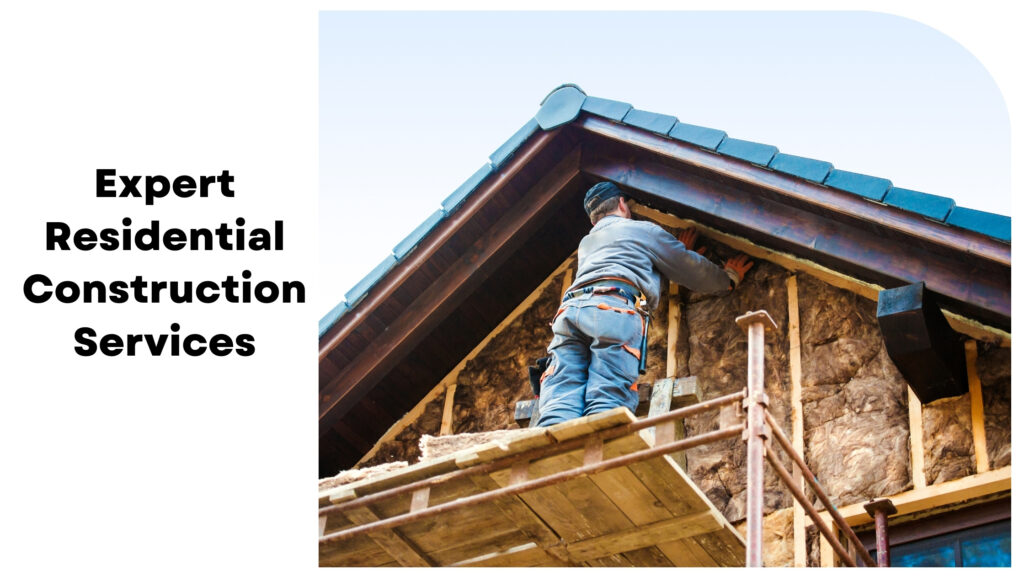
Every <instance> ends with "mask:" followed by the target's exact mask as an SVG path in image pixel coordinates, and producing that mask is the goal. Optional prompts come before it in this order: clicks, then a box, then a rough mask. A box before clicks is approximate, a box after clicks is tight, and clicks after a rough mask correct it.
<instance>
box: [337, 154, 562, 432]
mask: <svg viewBox="0 0 1024 576" xmlns="http://www.w3.org/2000/svg"><path fill="white" fill-rule="evenodd" d="M579 157H580V148H579V146H577V147H576V148H574V149H573V151H572V152H570V153H568V154H566V155H565V157H564V158H563V159H562V160H561V161H560V162H559V163H558V164H557V165H556V166H555V167H554V168H553V169H552V170H551V171H549V172H547V173H546V174H545V175H544V176H543V177H542V178H541V179H540V180H539V181H538V182H537V183H536V184H535V185H533V186H532V187H530V189H529V190H528V191H527V192H526V193H525V194H524V195H523V196H522V197H521V199H520V201H519V202H518V203H517V204H516V205H515V206H513V207H511V208H509V209H508V210H506V211H505V214H504V216H502V217H501V219H500V220H498V222H497V223H495V225H494V226H492V227H490V228H489V229H488V230H487V231H486V232H484V234H483V235H481V236H480V238H478V239H477V241H476V242H474V243H473V245H472V246H470V247H469V248H468V249H467V250H466V251H465V252H464V253H463V254H462V255H461V256H460V257H459V258H458V259H457V260H456V261H455V262H454V263H453V264H452V265H451V266H449V267H448V269H447V270H445V271H444V272H443V273H442V274H441V275H440V276H439V277H438V278H437V280H435V281H434V283H433V284H431V286H430V287H429V288H428V289H426V290H424V291H423V292H422V293H421V294H420V295H419V297H417V298H416V300H414V301H413V302H412V303H411V304H410V305H409V306H408V307H406V308H405V310H404V311H403V313H402V314H401V315H400V316H399V317H398V318H397V319H396V320H395V321H394V322H393V323H392V324H391V325H390V326H388V330H387V331H385V332H384V333H383V334H381V335H380V336H379V337H378V338H376V339H375V340H374V342H373V343H372V345H370V346H368V347H367V348H366V349H365V350H364V351H363V352H362V353H361V354H359V356H357V357H356V358H355V359H354V360H353V361H352V362H350V363H349V364H348V365H347V366H346V367H345V368H344V369H342V371H341V372H340V373H339V374H338V375H337V376H335V377H334V379H333V380H331V382H330V383H328V385H327V386H325V387H324V388H323V389H322V390H321V391H320V392H321V394H320V411H319V415H320V433H321V435H322V434H323V433H324V431H325V430H328V429H330V425H331V424H332V423H333V421H334V420H337V419H338V418H340V417H341V415H343V414H345V413H347V411H348V410H349V409H350V408H351V407H352V406H354V405H355V404H356V403H357V402H358V401H359V400H361V399H362V397H363V396H364V395H365V394H366V392H367V391H368V390H369V389H370V388H371V387H373V385H375V384H376V383H377V382H378V381H379V380H380V378H382V377H383V376H384V375H385V374H386V373H387V372H388V371H389V370H390V369H391V367H392V366H393V365H394V363H395V362H397V361H398V360H399V359H400V358H402V357H403V356H404V355H405V354H407V353H408V352H409V351H410V350H412V349H413V348H414V347H415V346H416V345H417V344H418V343H419V342H420V341H421V340H422V339H423V338H425V337H426V336H427V335H428V334H429V333H430V330H432V329H433V328H435V327H436V326H437V325H438V324H440V323H441V322H442V321H443V320H444V319H445V318H447V317H448V315H449V314H451V313H452V312H453V311H454V310H455V309H456V308H458V306H459V305H460V304H461V303H462V301H463V300H464V299H465V298H466V297H468V295H469V294H471V293H472V292H473V291H474V290H476V289H477V288H478V287H479V285H480V284H482V283H483V282H484V281H485V280H486V279H487V277H488V276H489V275H490V274H491V273H492V272H493V271H494V270H495V269H496V268H497V267H498V266H499V265H500V264H501V263H502V262H504V261H505V260H506V259H507V258H508V257H509V256H510V255H511V254H512V253H513V252H515V250H517V249H518V248H519V246H520V245H521V244H522V243H523V242H525V241H526V240H527V238H528V237H529V235H530V234H531V233H532V232H533V231H534V230H535V229H536V228H537V227H538V226H540V225H541V222H540V219H538V218H535V216H536V215H537V214H541V213H544V212H545V211H547V210H548V209H549V208H551V207H552V206H553V205H554V204H555V202H556V198H557V197H558V194H559V192H561V191H562V190H563V189H564V188H565V187H566V186H567V185H568V184H569V182H570V181H571V180H572V179H573V178H575V177H576V175H577V173H578V171H577V167H578V166H579Z"/></svg>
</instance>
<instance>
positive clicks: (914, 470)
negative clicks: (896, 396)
mask: <svg viewBox="0 0 1024 576" xmlns="http://www.w3.org/2000/svg"><path fill="white" fill-rule="evenodd" d="M907 411H908V412H909V417H910V478H911V480H913V482H914V488H916V489H921V488H924V487H925V486H927V485H928V480H927V478H926V477H925V475H924V424H923V420H922V411H923V409H922V407H921V400H920V399H918V397H917V394H914V391H913V390H912V389H911V388H910V386H907Z"/></svg>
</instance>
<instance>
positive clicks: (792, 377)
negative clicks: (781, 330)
mask: <svg viewBox="0 0 1024 576" xmlns="http://www.w3.org/2000/svg"><path fill="white" fill-rule="evenodd" d="M786 289H787V292H788V296H789V309H788V317H789V382H790V398H789V404H790V409H791V414H790V419H791V420H792V422H793V431H792V438H793V448H794V449H795V450H796V452H797V453H798V454H800V455H801V456H803V454H804V405H803V384H802V379H803V366H802V364H801V362H802V359H801V356H800V305H799V294H798V292H797V284H796V276H795V275H794V276H790V277H789V278H787V279H786ZM793 478H795V479H796V482H797V485H798V486H799V487H800V491H801V492H803V490H804V477H803V474H801V473H800V466H799V465H798V464H797V463H795V462H794V463H793ZM793 566H795V567H797V568H803V567H805V566H807V512H805V511H804V508H803V506H799V505H797V504H796V503H795V502H794V503H793Z"/></svg>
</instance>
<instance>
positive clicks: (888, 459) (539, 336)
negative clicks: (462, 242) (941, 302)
mask: <svg viewBox="0 0 1024 576" xmlns="http://www.w3.org/2000/svg"><path fill="white" fill-rule="evenodd" d="M701 244H702V245H706V246H707V247H708V252H707V254H708V256H709V257H710V258H711V259H712V260H713V261H716V262H724V261H725V259H726V258H728V257H729V256H732V255H734V254H735V251H734V250H732V249H731V248H728V247H727V246H724V245H719V244H716V243H715V242H712V241H709V240H706V239H705V240H702V242H701ZM570 273H571V270H570ZM792 275H793V273H792V272H790V271H788V270H785V269H783V268H781V267H779V266H777V265H774V264H772V263H770V262H767V261H758V262H757V263H756V265H755V267H754V268H753V270H752V271H751V272H750V273H749V274H748V276H747V278H746V280H745V281H744V282H743V283H742V284H741V285H740V286H739V287H738V288H737V289H736V290H735V291H731V292H727V293H724V294H714V295H707V294H693V293H689V292H688V291H687V290H685V289H682V290H681V294H679V295H678V296H676V298H678V300H677V301H678V302H679V303H680V305H681V306H682V314H681V319H680V322H679V324H678V328H677V330H678V332H677V334H676V335H675V336H676V338H675V339H676V345H675V361H676V362H675V363H676V366H677V369H676V374H675V376H677V377H683V376H696V377H697V379H698V385H699V387H700V391H701V393H702V395H703V398H704V399H710V398H714V397H717V396H721V395H724V394H728V393H731V392H735V391H739V390H742V389H743V388H744V387H745V386H746V379H747V335H746V333H745V332H744V331H743V330H741V329H740V328H739V327H738V326H737V325H736V322H735V319H736V318H737V317H738V316H740V315H742V314H744V313H746V312H748V311H752V310H761V309H763V310H767V311H768V313H769V314H770V315H771V316H772V318H773V319H774V320H775V322H776V323H777V324H778V327H779V330H777V331H774V332H769V333H767V334H766V336H765V357H766V365H765V376H766V387H767V391H768V395H769V397H770V402H771V403H770V406H769V410H770V411H771V413H772V415H773V416H774V417H775V419H776V420H777V421H778V422H779V423H780V424H781V425H782V426H783V428H784V429H786V430H790V429H791V401H790V397H791V390H792V388H793V386H792V383H791V382H790V353H789V348H790V334H789V317H788V316H789V302H788V298H789V288H788V286H787V279H788V278H789V277H791V276H792ZM564 281H565V278H564V276H563V275H556V276H555V277H553V278H551V279H550V280H549V281H548V282H547V283H546V284H545V285H544V286H542V287H539V288H538V289H539V291H540V294H539V296H538V297H537V299H536V301H535V302H534V303H533V304H532V305H531V306H529V307H528V308H526V309H525V310H524V311H522V313H521V314H520V315H519V316H518V317H516V318H515V320H514V321H512V322H511V323H510V324H509V325H508V326H507V327H506V328H505V329H503V330H502V331H500V332H499V333H497V334H495V335H494V336H493V338H492V339H491V340H490V341H489V342H488V343H487V344H486V346H484V347H483V348H482V349H481V350H480V351H479V353H478V354H477V355H476V356H475V357H473V358H471V359H469V360H468V361H467V362H466V364H465V367H464V368H463V369H462V370H461V372H459V374H458V376H457V378H456V379H455V382H456V389H455V395H454V403H453V406H452V422H453V425H452V432H453V433H465V432H484V431H489V430H501V429H511V428H515V427H516V424H515V422H514V421H513V414H514V408H515V404H516V402H517V401H519V400H524V399H528V398H530V397H531V395H532V393H531V391H530V387H529V382H528V380H527V376H526V374H527V367H528V366H530V365H532V364H533V362H534V361H535V360H536V359H537V358H539V357H541V356H543V355H544V354H545V350H546V347H547V344H548V342H549V341H550V337H551V332H550V326H549V322H550V320H551V318H552V316H553V315H554V314H555V312H556V310H557V308H558V305H559V300H560V297H561V293H562V289H563V286H564ZM796 286H797V290H798V293H799V298H798V307H799V314H800V318H799V320H800V326H799V346H800V351H801V363H800V368H801V373H802V378H801V382H800V387H801V390H802V393H801V401H802V404H803V412H802V415H803V422H804V424H803V425H804V433H803V440H804V443H805V459H806V461H807V463H808V465H809V466H810V467H811V469H812V470H813V471H814V472H815V474H816V475H817V477H818V480H819V481H820V483H821V484H822V486H823V487H824V489H825V490H826V492H827V493H828V494H829V495H830V496H831V498H832V499H833V503H834V504H835V505H836V506H844V505H848V504H854V503H858V502H863V501H866V500H869V499H871V498H876V497H885V496H891V495H894V494H897V493H900V492H904V491H907V490H910V489H912V488H913V487H914V486H913V481H912V467H911V456H910V452H911V450H910V443H911V441H910V419H909V408H908V397H907V385H906V382H905V381H904V379H903V377H902V376H901V375H900V374H899V372H898V370H897V369H896V367H895V366H894V365H893V363H892V361H891V360H890V359H889V356H888V354H887V353H886V352H885V347H884V344H883V342H882V338H881V335H880V333H879V330H878V326H877V322H876V320H875V308H876V303H875V302H873V301H871V300H869V299H867V298H864V297H861V296H858V295H856V294H854V293H852V292H849V291H846V290H843V289H840V288H837V287H834V286H832V285H829V284H826V283H824V282H822V281H820V280H818V279H816V278H814V277H812V276H809V275H807V274H805V273H798V274H797V279H796ZM663 288H664V289H663V293H662V298H661V306H660V307H659V309H658V310H657V311H655V314H654V318H653V321H652V325H651V327H650V341H649V350H648V358H649V360H648V372H647V374H646V375H645V376H642V377H641V381H642V382H648V383H653V382H654V381H655V380H658V379H661V378H664V377H665V376H666V370H667V364H668V363H667V354H668V345H667V342H668V340H669V335H668V316H669V306H670V304H669V302H670V300H671V298H670V297H669V294H668V290H667V286H665V287H663ZM977 369H978V375H979V378H980V380H981V383H982V388H983V396H984V408H985V431H986V437H987V450H988V454H989V460H990V462H991V468H993V469H995V468H1000V467H1003V466H1006V465H1008V464H1009V463H1010V352H1009V349H1007V348H999V347H994V346H990V345H987V344H984V343H979V346H978V361H977ZM443 409H444V394H441V395H440V396H439V397H437V398H436V399H434V400H433V401H431V402H430V403H429V404H428V405H427V407H426V409H425V410H424V413H423V415H422V416H421V417H420V418H419V419H417V420H415V421H414V422H412V423H410V424H409V425H408V427H407V428H406V429H405V430H403V431H401V432H400V433H399V434H398V435H397V436H396V437H395V438H394V439H393V440H391V441H389V442H386V443H384V445H383V446H382V448H381V450H380V452H379V453H378V455H377V456H376V457H375V458H374V459H373V460H372V461H371V462H368V463H367V465H369V464H375V463H380V462H384V461H392V460H406V461H409V462H414V461H415V460H416V459H417V458H418V455H419V447H418V439H419V437H420V436H421V435H423V434H431V435H437V434H438V432H439V429H440V425H441V418H442V411H443ZM717 426H718V414H717V413H715V414H706V415H703V416H700V417H694V418H690V419H688V420H687V421H686V423H685V431H686V434H687V435H688V436H692V435H696V434H699V433H701V432H706V431H710V430H713V429H716V428H717ZM922 426H923V440H924V442H923V444H924V445H923V448H924V454H925V458H924V472H925V477H926V480H927V482H928V483H929V484H934V483H939V482H945V481H948V480H953V479H956V478H961V477H964V476H967V475H971V474H974V473H976V471H977V470H976V458H975V454H974V441H973V432H972V420H971V402H970V397H969V395H966V394H965V395H964V396H960V397H957V398H950V399H945V400H940V401H937V402H933V403H931V404H928V405H926V406H924V407H923V410H922ZM779 452H781V451H779ZM784 461H785V462H786V463H787V465H788V460H785V459H784ZM686 470H687V473H688V474H689V475H690V476H691V477H692V478H693V479H694V480H695V481H696V482H697V483H698V484H699V486H700V487H701V489H702V490H703V491H704V492H705V493H706V494H707V495H708V497H709V498H710V500H711V501H712V502H713V503H714V504H715V505H716V506H717V507H718V509H719V510H721V511H722V512H723V514H724V515H725V516H726V518H728V519H729V520H730V521H732V522H734V523H736V524H737V526H741V527H742V526H743V525H744V524H745V517H744V516H745V498H746V494H745V485H746V453H745V448H744V445H743V443H742V441H740V440H739V439H734V440H729V441H723V442H718V443H715V444H711V445H707V446H703V447H698V448H694V449H691V450H688V451H687V453H686ZM765 477H766V489H765V494H766V497H765V513H766V514H769V515H770V516H769V518H770V519H771V520H770V523H769V525H768V528H767V530H766V534H767V540H766V545H765V546H766V547H765V558H766V559H767V563H768V564H769V565H791V564H792V562H793V551H792V547H793V536H792V523H793V514H792V506H793V499H792V496H791V495H790V494H789V493H788V491H787V490H786V489H785V488H784V486H783V485H782V483H781V481H780V480H779V479H778V478H777V477H776V475H775V474H774V473H771V472H769V473H767V474H766V476H765ZM807 494H808V495H809V496H811V497H812V498H813V494H812V493H811V492H810V491H809V490H808V491H807ZM816 534H817V533H816V531H815V530H814V529H813V526H810V527H809V528H808V536H807V540H808V543H809V547H808V550H809V555H810V556H809V563H810V564H811V565H814V564H816V563H817V561H818V556H819V550H818V549H817V537H816Z"/></svg>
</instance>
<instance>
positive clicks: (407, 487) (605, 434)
mask: <svg viewBox="0 0 1024 576" xmlns="http://www.w3.org/2000/svg"><path fill="white" fill-rule="evenodd" d="M744 395H745V392H742V391H741V392H734V393H732V394H726V395H725V396H720V397H718V398H712V399H711V400H705V401H704V402H701V403H699V404H693V405H691V406H685V407H683V408H677V409H675V410H672V411H669V412H666V413H664V414H660V415H658V416H653V417H649V418H644V419H642V420H637V421H636V422H629V423H627V424H623V425H621V426H616V427H614V428H608V429H606V430H601V431H600V432H596V433H594V434H590V435H587V436H584V437H581V438H575V439H573V440H569V441H566V442H559V443H557V444H549V445H547V446H539V447H537V448H533V449H531V450H527V451H524V452H522V453H520V454H514V455H512V456H505V457H502V458H499V459H497V460H492V461H491V462H487V463H483V464H476V465H473V466H469V467H466V468H463V469H460V470H453V471H451V472H447V473H445V474H441V475H438V476H432V477H430V478H424V479H423V480H417V481H416V482H410V483H409V484H404V485H402V486H396V487H394V488H389V489H387V490H382V491H380V492H376V493H373V494H367V495H364V496H359V497H358V498H356V499H355V500H350V501H348V502H342V503H339V504H333V505H331V506H325V507H323V508H321V509H320V516H330V515H332V514H338V513H341V512H344V511H345V510H351V509H353V508H360V507H362V506H368V505H370V504H374V503H377V502H381V501H384V500H387V499H389V498H394V497H396V496H401V495H402V494H407V493H411V492H415V491H416V490H419V489H421V488H427V487H433V486H439V485H441V484H443V483H445V482H449V481H451V480H455V479H457V478H462V477H463V476H473V475H476V474H487V473H490V472H493V471H495V470H500V469H501V468H505V467H508V466H510V465H512V464H516V463H518V462H522V461H524V460H537V459H539V458H544V457H547V456H554V455H556V454H560V453H563V452H567V451H570V450H575V449H578V448H582V447H583V445H584V444H585V443H586V441H587V440H589V439H594V438H596V439H600V440H607V439H611V438H618V437H621V436H625V435H627V434H631V433H633V432H637V431H639V430H643V429H644V428H648V427H650V426H653V425H655V424H660V423H662V422H668V421H672V420H681V419H683V418H688V417H690V416H693V415H696V414H701V413H703V412H707V411H708V410H713V409H715V408H720V407H722V406H726V405H728V404H731V403H734V402H738V401H739V400H742V399H743V396H744Z"/></svg>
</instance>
